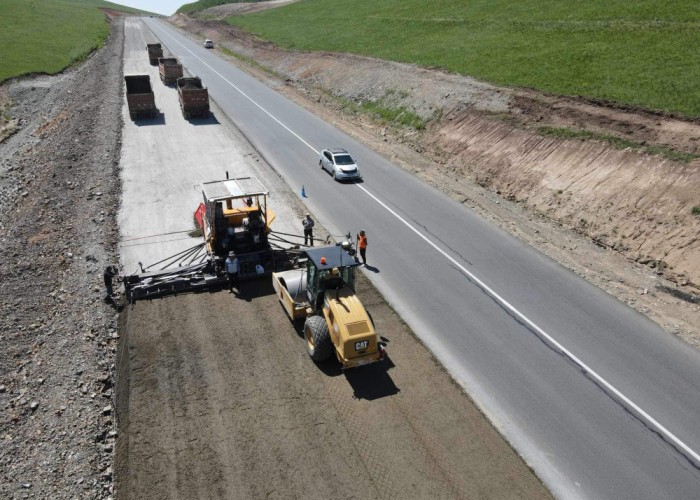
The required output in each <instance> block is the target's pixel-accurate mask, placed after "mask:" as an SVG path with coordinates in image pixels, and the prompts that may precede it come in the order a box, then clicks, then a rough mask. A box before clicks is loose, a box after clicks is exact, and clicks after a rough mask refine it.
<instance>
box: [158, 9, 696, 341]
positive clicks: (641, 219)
mask: <svg viewBox="0 0 700 500" xmlns="http://www.w3.org/2000/svg"><path fill="white" fill-rule="evenodd" d="M213 15H215V13H214V12H213V11H212V12H209V11H204V12H203V13H202V17H204V16H213ZM171 22H173V24H175V25H177V26H179V27H182V28H185V29H186V30H187V31H189V32H191V33H193V34H194V35H196V36H200V37H203V36H206V37H207V38H211V39H214V40H216V41H217V42H218V43H219V44H220V45H221V46H222V47H224V48H225V54H226V53H228V54H231V53H235V54H236V57H238V58H239V64H246V61H250V60H253V61H255V65H251V64H248V70H249V71H251V72H256V71H257V72H258V75H259V76H260V77H261V78H267V79H268V81H269V83H270V84H271V85H273V86H276V87H277V88H278V90H280V91H281V92H283V93H286V94H287V95H288V96H289V97H291V98H292V99H294V100H297V102H300V103H301V104H303V105H304V106H306V107H308V108H310V109H312V110H313V111H314V112H315V113H317V114H319V115H322V116H324V118H325V119H327V120H329V121H331V122H333V123H334V124H336V125H337V126H339V127H341V128H344V129H345V130H346V131H347V132H349V133H350V134H352V135H354V136H356V137H358V138H359V139H361V140H363V141H365V142H367V143H369V144H371V145H372V147H374V148H375V149H377V150H378V151H380V152H382V153H383V154H384V155H385V156H387V157H389V158H391V159H392V160H393V161H395V163H397V164H398V165H401V166H403V167H404V168H406V169H408V170H410V171H412V172H414V173H415V174H416V175H418V176H419V177H421V178H423V179H424V180H426V181H427V182H429V183H431V184H433V185H434V186H436V187H438V188H439V189H441V190H443V191H444V192H446V193H448V194H449V195H451V196H452V197H454V198H456V199H458V200H460V201H462V202H464V203H466V204H467V205H469V206H470V207H473V205H474V204H477V205H479V206H480V208H482V209H483V210H484V211H485V212H486V213H487V215H486V216H487V217H490V218H491V217H492V216H493V214H495V213H496V212H498V211H503V210H505V208H504V207H498V206H496V205H498V203H499V202H498V201H496V202H494V201H493V200H491V202H490V203H489V205H490V207H487V206H485V204H484V203H482V200H481V198H489V193H490V194H492V195H495V196H497V197H499V198H500V203H502V204H503V205H508V206H509V207H510V208H509V210H510V212H511V214H502V213H501V214H498V215H496V218H498V219H500V220H501V222H502V225H503V226H505V227H507V228H509V229H512V226H514V225H515V226H517V225H519V224H520V223H519V222H517V221H515V222H514V221H512V220H505V219H509V218H510V217H511V215H513V214H515V213H517V214H518V217H520V219H521V221H522V222H523V223H524V225H526V226H532V227H529V228H523V231H521V232H518V231H514V232H515V233H516V234H518V236H520V237H522V238H523V239H525V240H526V241H528V242H529V243H531V244H533V245H534V246H536V247H538V248H539V249H540V250H542V251H544V252H545V253H547V254H548V255H550V257H552V258H555V259H556V260H558V261H560V262H562V263H564V264H565V265H568V266H569V267H571V268H573V269H574V270H575V271H576V272H578V273H579V274H581V275H584V276H586V277H587V278H588V279H590V280H591V281H593V282H595V283H596V284H598V285H599V286H601V287H603V288H605V289H606V290H608V291H609V292H611V293H613V294H615V295H616V296H617V297H618V298H620V299H621V300H623V301H625V302H627V303H628V304H630V305H632V306H633V307H636V308H637V309H638V310H640V311H642V312H644V313H647V314H649V315H650V316H651V317H653V318H654V319H656V320H657V321H658V322H659V323H660V324H662V326H665V327H666V328H668V329H669V330H670V331H672V332H674V333H677V334H680V335H681V336H683V337H684V338H686V339H690V338H691V337H694V336H696V334H697V326H693V325H697V321H696V320H697V319H698V318H697V315H698V307H697V304H698V300H699V299H698V295H700V238H698V235H699V234H700V215H698V214H694V213H693V207H696V206H700V197H699V195H698V193H700V160H698V159H692V158H693V155H697V154H698V153H700V125H699V124H698V123H696V122H693V121H687V120H682V119H680V118H678V117H674V116H666V115H663V114H659V113H651V112H646V111H643V110H634V109H625V108H622V107H619V106H617V107H616V106H607V105H603V104H597V103H592V102H589V101H586V100H583V99H575V98H566V97H559V96H551V95H544V94H541V93H537V92H534V91H530V90H521V89H510V88H499V87H495V86H493V85H489V84H486V83H483V82H479V81H476V80H474V79H472V78H469V77H462V76H458V75H452V74H446V73H444V72H440V71H434V70H427V69H422V68H416V67H413V66H410V65H405V64H398V63H392V62H387V61H380V60H375V59H371V58H366V57H359V56H353V55H347V54H333V53H296V52H290V51H286V50H281V49H279V48H277V47H275V46H274V45H272V44H271V43H269V42H265V41H262V40H259V39H257V38H255V37H253V36H251V35H249V34H247V33H244V32H242V31H241V30H239V29H237V28H236V27H233V26H230V25H227V24H225V23H223V22H221V21H216V20H208V21H203V20H201V19H191V18H188V17H186V16H182V15H178V16H174V17H173V18H171ZM226 51H228V52H226ZM261 67H262V68H264V69H263V70H262V71H261V69H260V68H261ZM280 83H285V84H286V85H283V86H280ZM368 102H371V103H372V104H373V106H375V107H376V106H379V107H383V108H393V109H398V108H401V107H404V108H405V109H406V110H407V111H409V112H411V113H413V114H415V115H417V116H418V117H420V118H421V119H423V120H428V122H427V127H426V129H425V130H414V129H408V128H401V127H392V126H387V125H386V124H382V123H381V122H377V121H373V120H372V118H371V117H368V116H367V115H363V114H361V113H359V114H358V112H357V111H358V108H360V107H361V106H362V104H363V103H368ZM338 111H342V113H338ZM562 129H565V130H566V131H576V132H579V133H581V132H585V133H586V134H587V135H588V138H587V139H585V140H583V139H579V138H563V137H561V136H560V135H562V134H561V132H562ZM613 143H616V145H614V144H613ZM621 145H622V146H621ZM623 146H624V148H623ZM652 152H653V153H654V154H652ZM657 153H658V154H657ZM674 154H677V155H679V156H682V155H686V159H688V158H690V160H689V161H683V160H678V159H670V158H672V157H673V155H674ZM480 190H481V191H480ZM484 190H485V191H487V193H484V192H483V191H484ZM509 202H513V203H509ZM514 205H517V206H514ZM523 208H525V211H524V212H523V211H522V209H523ZM696 210H697V209H696ZM535 220H546V221H549V222H550V229H547V228H546V227H545V228H541V227H538V228H535V227H534V224H535V222H533V221H535ZM561 228H565V229H568V230H569V231H570V234H555V233H556V232H557V231H559V230H560V229H561ZM526 233H531V234H530V236H529V237H528V234H526ZM572 235H573V236H572ZM581 237H582V238H581ZM576 238H581V240H580V241H576V242H573V240H574V239H576ZM562 240H565V241H562ZM569 240H571V241H569ZM589 243H593V244H595V245H597V246H598V247H599V248H602V249H605V250H607V252H606V253H605V254H604V255H601V254H600V253H598V252H597V251H596V250H590V249H588V248H590V245H588V244H589ZM550 247H551V248H550ZM584 249H588V250H584ZM562 250H565V251H564V252H562ZM574 250H575V251H574ZM581 253H585V254H586V255H584V256H581V255H577V254H581ZM611 254H615V255H617V256H622V257H624V260H626V261H627V262H628V263H629V266H628V265H625V264H624V261H620V260H619V259H618V260H615V259H616V257H615V256H613V255H611ZM603 260H605V262H606V265H605V266H604V265H603V264H602V262H603ZM569 261H571V263H569ZM587 261H590V262H591V265H590V266H584V268H581V269H577V265H580V264H581V263H583V262H587ZM606 266H607V267H606ZM594 268H596V269H594ZM632 268H634V269H632ZM625 273H633V274H635V273H636V275H637V278H632V277H631V276H626V275H625ZM642 275H645V276H646V277H647V278H649V277H651V280H650V279H647V278H643V277H642ZM613 281H614V282H617V284H616V285H615V286H610V285H609V283H610V282H613ZM669 289H672V291H673V294H674V295H668V294H667V293H666V292H665V291H664V290H669ZM649 291H651V294H652V295H653V296H651V297H646V295H648V294H649ZM657 292H658V293H659V295H658V296H657V295H656V293H657ZM635 295H639V296H636V297H635ZM662 295H663V296H662ZM677 300H681V301H683V304H680V305H679V304H676V303H675V302H676V301H677ZM667 305H671V306H673V307H670V308H669V307H667ZM677 305H678V306H679V307H677V308H676V307H675V306H677ZM688 314H690V316H688ZM693 343H696V344H698V339H697V338H696V339H695V340H694V341H693Z"/></svg>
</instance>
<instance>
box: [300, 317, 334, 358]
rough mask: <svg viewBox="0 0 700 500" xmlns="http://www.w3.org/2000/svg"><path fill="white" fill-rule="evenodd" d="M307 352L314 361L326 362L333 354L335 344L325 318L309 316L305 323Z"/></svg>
mask: <svg viewBox="0 0 700 500" xmlns="http://www.w3.org/2000/svg"><path fill="white" fill-rule="evenodd" d="M304 339H305V340H306V350H307V351H308V353H309V356H311V359H313V360H314V361H325V360H327V359H328V358H330V357H331V354H333V343H332V342H331V334H330V332H329V331H328V325H327V324H326V320H325V318H324V317H323V316H309V317H308V318H306V321H305V322H304Z"/></svg>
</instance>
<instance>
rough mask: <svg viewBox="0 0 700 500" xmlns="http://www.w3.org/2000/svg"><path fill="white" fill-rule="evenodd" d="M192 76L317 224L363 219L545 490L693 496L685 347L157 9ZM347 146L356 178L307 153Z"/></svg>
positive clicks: (380, 267) (415, 321)
mask: <svg viewBox="0 0 700 500" xmlns="http://www.w3.org/2000/svg"><path fill="white" fill-rule="evenodd" d="M145 22H146V23H147V25H148V26H149V27H151V29H152V30H153V32H154V34H155V35H156V36H157V37H158V38H160V39H161V41H162V42H163V43H164V44H165V45H166V46H167V47H168V49H170V51H172V52H173V53H174V54H175V55H176V56H177V57H179V58H180V59H181V60H182V61H183V62H184V64H185V65H186V66H187V67H188V68H189V70H190V71H191V72H192V73H194V74H196V75H197V76H200V77H201V78H202V80H203V82H204V83H205V84H206V85H207V86H208V88H209V91H210V94H211V95H212V96H213V98H214V99H215V100H216V102H217V103H218V104H219V106H220V107H221V109H222V110H223V112H225V113H226V114H227V115H228V116H230V117H231V119H232V120H233V121H234V122H235V123H236V125H237V126H238V127H239V128H240V129H241V131H242V132H243V133H244V134H245V135H246V136H247V138H248V139H249V140H250V141H251V143H252V144H253V145H254V147H255V148H256V149H257V150H258V151H259V152H260V153H261V154H262V155H263V156H264V157H265V159H266V160H267V161H268V162H269V163H270V164H271V165H272V166H273V167H274V168H275V169H276V170H277V171H278V172H279V173H280V174H281V175H282V176H283V177H284V178H285V179H286V180H287V182H288V183H289V185H290V186H292V187H293V188H294V189H295V190H296V191H297V192H300V190H301V187H302V186H304V187H305V192H306V194H307V195H308V199H306V200H304V201H305V203H306V204H307V206H308V207H309V208H310V209H311V210H312V211H313V213H314V214H315V215H316V216H317V217H318V219H319V220H320V221H321V222H322V223H323V225H325V226H326V227H327V228H329V230H330V231H331V232H333V233H335V234H340V233H342V232H345V231H347V230H351V231H353V232H356V231H357V230H359V229H360V228H363V229H365V230H366V231H367V234H368V239H369V248H368V261H369V264H370V266H371V267H368V268H367V269H366V272H367V274H368V276H369V277H370V279H371V280H372V281H373V283H374V284H375V285H376V286H377V287H378V288H379V289H380V290H381V291H382V292H383V293H384V295H385V296H386V298H387V299H388V300H389V301H390V302H391V303H392V305H393V306H394V307H395V308H396V310H397V311H398V312H399V313H400V314H401V315H402V316H403V318H404V319H405V320H406V321H407V322H408V323H409V324H410V325H411V326H412V328H413V329H414V331H415V332H416V333H417V334H418V335H419V336H420V337H421V338H422V339H423V340H424V342H425V343H426V344H427V345H428V346H429V347H430V348H431V349H432V350H433V352H434V353H435V354H436V355H437V356H438V358H439V359H440V360H441V361H442V362H443V363H444V365H445V366H446V367H447V369H448V370H449V371H450V372H451V373H452V375H453V376H454V377H455V378H456V380H457V381H458V382H459V383H461V384H462V385H463V386H464V387H465V388H466V389H467V390H468V392H469V393H470V394H472V395H473V396H474V397H475V398H476V399H477V401H478V402H479V403H480V404H481V405H482V407H483V408H484V410H485V411H486V412H487V414H488V415H489V417H490V418H491V419H492V420H493V421H494V422H495V424H496V425H497V426H498V427H499V428H500V429H501V430H502V431H503V432H504V434H505V435H506V436H507V437H508V438H509V439H510V440H511V441H512V442H513V444H514V445H515V446H516V447H517V449H518V450H519V451H520V452H521V453H522V454H523V456H524V457H525V458H526V459H527V460H528V461H529V463H530V464H531V465H532V466H533V467H534V468H535V470H536V471H537V473H538V474H539V475H540V476H541V477H542V478H543V480H544V481H545V482H546V484H547V485H548V486H549V487H550V488H551V489H552V490H553V491H554V492H555V494H557V495H558V496H561V497H565V498H579V497H580V498H630V499H640V498H650V499H658V498H697V495H698V491H700V471H698V467H699V466H700V457H699V456H698V451H700V425H698V420H697V416H698V415H700V355H699V354H698V352H697V351H694V350H692V349H691V348H689V347H688V346H686V345H685V344H683V343H682V342H680V341H678V340H677V339H675V338H673V337H671V336H670V335H668V334H666V333H665V332H663V331H662V330H661V329H660V328H659V327H658V326H657V325H655V324H654V323H652V322H650V321H648V320H647V319H645V318H644V317H642V316H641V315H639V314H637V313H636V312H635V311H633V310H631V309H629V308H627V307H626V306H625V305H623V304H621V303H619V302H617V301H616V300H614V299H613V298H611V297H610V296H608V295H607V294H605V293H604V292H602V291H600V290H598V289H597V288H595V287H593V286H591V285H590V284H588V283H587V282H585V281H584V280H582V279H580V278H579V277H577V276H575V275H574V274H573V273H570V272H569V271H567V270H565V269H563V268H561V267H560V266H558V265H557V264H555V263H554V262H552V261H550V260H548V259H547V258H546V257H544V256H542V255H541V254H539V253H537V252H535V251H534V250H532V249H531V248H529V247H527V246H525V245H523V244H522V243H520V242H519V241H518V240H516V239H514V238H512V237H511V236H509V235H507V234H505V233H504V232H502V231H500V230H498V229H497V228H494V227H493V226H491V225H490V224H488V223H487V222H485V221H483V220H482V219H480V218H479V217H478V216H476V215H475V214H474V213H472V212H471V211H469V210H468V209H466V208H465V207H463V206H461V205H460V204H458V203H456V202H455V201H453V200H451V199H449V198H448V197H446V196H444V195H442V194H441V193H439V192H437V191H435V190H434V189H432V188H430V187H429V186H426V185H425V184H423V183H422V182H420V181H419V180H417V179H416V178H415V177H413V176H411V175H410V174H408V173H406V172H404V171H403V170H401V169H400V168H398V167H396V166H394V165H392V164H391V163H390V162H388V161H387V160H386V159H384V158H382V157H380V156H378V155H377V154H375V153H374V152H372V151H371V150H369V149H367V148H366V147H364V146H363V145H362V144H360V143H358V142H357V141H355V140H353V139H351V138H350V137H348V136H346V135H345V134H343V133H342V132H340V131H338V130H337V129H335V128H334V127H332V126H330V125H328V124H326V123H324V122H323V121H321V120H320V119H318V118H316V117H315V116H313V115H312V114H310V113H309V112H307V111H305V110H303V109H301V108H300V107H298V106H297V105H295V104H294V103H292V102H290V101H289V100H287V99H285V98H284V97H282V96H280V95H279V94H277V93H276V92H274V91H273V90H271V89H269V88H268V87H266V86H264V85H262V84H261V83H260V82H258V81H257V80H255V79H254V78H251V77H250V76H248V75H247V74H245V73H243V72H241V71H239V70H238V69H236V68H235V67H234V66H232V65H231V64H230V63H227V62H225V61H223V60H221V59H220V58H219V57H217V55H216V52H212V51H207V50H205V49H204V48H202V47H201V44H200V43H199V42H197V41H194V42H193V41H192V40H191V39H190V38H189V37H187V36H183V35H182V34H181V33H179V32H178V31H176V30H174V29H173V28H172V27H170V26H169V25H167V24H166V23H164V22H161V21H157V20H154V19H145ZM329 146H343V147H346V148H348V149H349V150H350V151H351V152H352V153H353V155H354V156H355V157H356V159H357V160H358V161H359V164H360V168H361V170H362V173H363V176H364V182H363V183H358V184H349V185H341V184H337V183H335V182H333V181H332V180H331V179H330V177H329V176H328V175H327V174H324V173H322V172H321V170H320V169H319V167H318V151H319V150H320V149H322V148H324V147H329Z"/></svg>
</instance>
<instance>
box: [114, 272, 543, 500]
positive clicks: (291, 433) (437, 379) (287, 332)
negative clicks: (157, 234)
mask: <svg viewBox="0 0 700 500" xmlns="http://www.w3.org/2000/svg"><path fill="white" fill-rule="evenodd" d="M358 292H359V293H360V296H361V297H362V299H363V301H364V302H365V304H366V306H367V307H368V310H369V311H370V312H371V314H372V315H373V318H374V321H375V323H376V326H377V330H378V331H379V332H380V333H381V334H382V336H384V337H385V338H386V340H387V341H388V350H389V356H390V358H389V359H388V360H385V362H384V363H383V364H382V365H381V366H380V365H372V366H370V367H366V368H363V369H360V370H358V371H349V372H347V373H341V371H340V369H339V366H338V364H337V363H336V362H328V363H324V364H321V365H316V364H314V363H313V362H312V361H311V359H310V358H309V357H308V355H307V354H306V351H305V346H304V340H303V339H302V337H300V336H299V333H298V331H296V330H295V329H294V327H293V326H292V323H291V322H290V321H289V319H288V318H287V316H286V315H285V313H284V311H283V309H282V308H281V306H280V305H279V303H278V302H277V299H276V297H275V295H274V293H273V290H272V286H271V284H270V283H268V282H267V281H264V282H260V281H259V282H255V283H252V282H251V283H247V284H245V285H244V291H243V294H242V296H241V298H239V299H237V298H235V297H234V295H232V294H228V293H226V292H225V291H222V292H218V293H205V294H196V295H195V294H193V295H184V296H178V297H168V298H163V299H157V300H153V301H151V302H139V303H137V304H135V305H134V306H131V307H129V308H128V309H127V310H126V311H125V314H123V316H122V339H121V341H122V349H121V352H120V360H119V366H120V369H119V381H118V391H119V396H118V416H119V422H120V440H119V450H118V454H117V456H118V464H117V487H118V492H119V498H122V499H123V498H134V499H135V498H494V499H504V498H549V494H548V492H547V491H546V489H545V488H544V487H543V486H542V485H541V483H540V482H539V480H538V479H537V478H536V477H535V476H534V474H533V473H532V472H531V471H530V469H529V468H528V467H527V466H526V465H525V464H524V463H523V462H522V460H521V459H520V458H519V457H518V456H517V455H516V454H515V453H514V452H513V450H512V449H511V448H510V447H509V446H508V444H507V443H506V442H505V441H504V440H503V439H502V438H501V437H500V436H499V434H498V433H497V432H496V431H495V430H494V429H493V428H492V427H491V426H490V424H489V423H488V422H487V421H486V419H485V418H484V417H483V415H482V414H481V413H480V412H479V411H478V410H477V408H476V407H475V406H474V405H473V404H472V402H471V401H470V400H469V399H468V398H467V397H465V396H464V395H463V393H462V391H461V390H460V389H459V388H458V387H457V386H456V385H455V384H453V383H452V382H451V380H450V378H449V377H448V376H447V375H446V374H445V372H444V371H443V370H442V369H441V367H440V366H439V365H438V364H437V363H436V362H435V361H434V360H433V358H432V357H431V356H430V354H429V353H428V351H427V350H426V349H425V348H424V347H423V346H422V345H421V344H420V343H419V342H418V341H417V340H416V339H415V338H414V337H413V336H412V335H411V333H410V332H409V331H408V330H407V328H406V327H405V326H404V325H403V323H402V322H401V321H400V319H399V318H398V317H397V316H396V315H395V314H394V313H393V311H391V309H390V308H389V307H388V306H387V305H386V304H385V303H384V302H383V300H382V299H381V297H380V296H379V295H378V294H377V293H376V291H374V290H373V289H372V288H371V287H370V286H369V285H368V284H367V282H366V281H365V280H364V278H361V279H360V284H359V288H358Z"/></svg>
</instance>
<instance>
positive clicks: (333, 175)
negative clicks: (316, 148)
mask: <svg viewBox="0 0 700 500" xmlns="http://www.w3.org/2000/svg"><path fill="white" fill-rule="evenodd" d="M331 176H332V177H333V180H334V181H337V180H338V179H337V178H336V177H335V170H333V173H332V174H331Z"/></svg>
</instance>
